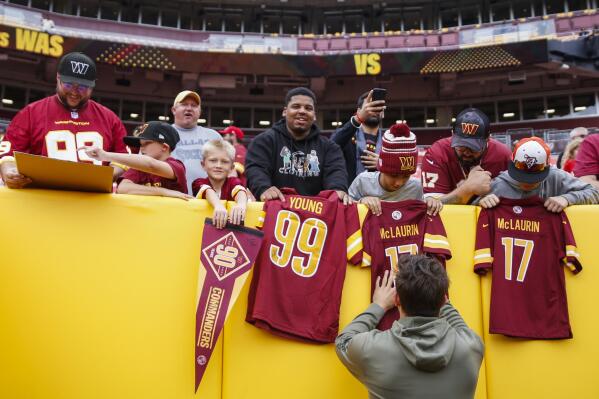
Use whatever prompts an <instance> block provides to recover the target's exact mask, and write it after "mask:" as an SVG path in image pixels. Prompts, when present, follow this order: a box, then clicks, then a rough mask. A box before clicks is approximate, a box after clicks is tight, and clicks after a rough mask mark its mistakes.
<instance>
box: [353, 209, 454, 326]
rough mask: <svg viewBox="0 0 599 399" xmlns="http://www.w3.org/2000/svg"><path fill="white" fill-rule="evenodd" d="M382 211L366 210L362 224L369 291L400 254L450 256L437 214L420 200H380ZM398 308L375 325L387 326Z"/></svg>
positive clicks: (363, 257)
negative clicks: (368, 274)
mask: <svg viewBox="0 0 599 399" xmlns="http://www.w3.org/2000/svg"><path fill="white" fill-rule="evenodd" d="M381 207H382V210H383V213H382V214H381V215H380V216H375V215H374V214H372V213H368V216H366V219H365V220H364V225H363V226H362V237H363V238H362V240H363V245H364V249H363V252H362V266H365V267H367V266H370V276H371V278H370V286H371V287H370V288H371V289H370V294H371V296H372V293H373V292H374V288H375V286H376V279H377V277H381V278H382V277H383V275H384V274H385V271H386V270H393V272H394V273H396V272H397V262H398V259H399V257H400V256H402V255H403V254H412V255H415V254H421V253H427V254H434V255H436V256H437V257H438V258H439V259H440V260H442V261H443V263H445V262H444V261H445V260H446V259H451V250H450V248H449V242H448V241H447V236H446V233H445V227H444V226H443V222H442V221H441V217H439V215H437V216H429V215H427V214H426V204H425V203H424V202H422V201H417V200H407V201H400V202H385V201H383V202H381ZM358 257H359V255H358ZM397 319H399V311H398V310H397V308H395V307H394V308H393V309H391V310H389V311H388V312H387V313H385V316H383V318H382V319H381V321H380V322H379V325H378V329H379V330H387V329H389V328H391V325H392V324H393V322H394V321H395V320H397Z"/></svg>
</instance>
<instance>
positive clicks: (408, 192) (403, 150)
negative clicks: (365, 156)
mask: <svg viewBox="0 0 599 399" xmlns="http://www.w3.org/2000/svg"><path fill="white" fill-rule="evenodd" d="M417 160H418V149H417V148H416V136H415V135H414V133H413V132H411V131H410V128H409V127H408V125H406V124H404V123H398V124H395V125H393V126H391V128H390V129H389V130H387V131H386V132H385V133H384V134H383V141H382V147H381V151H380V153H379V163H378V166H377V171H376V172H363V173H360V174H359V175H358V176H356V179H355V180H354V181H353V183H352V184H351V186H350V188H349V195H350V197H351V198H352V199H353V200H355V201H358V202H359V203H361V204H364V205H366V206H367V207H368V209H370V211H371V212H372V213H373V214H375V215H377V216H378V215H380V214H381V213H382V211H381V201H404V200H410V199H414V200H420V201H423V197H424V196H423V192H422V184H421V183H420V180H417V179H410V176H411V175H412V174H414V172H416V164H417ZM426 205H427V209H428V213H429V214H430V215H436V214H437V213H439V211H440V210H441V208H443V204H442V203H441V201H439V200H438V199H436V198H433V197H428V198H427V199H426Z"/></svg>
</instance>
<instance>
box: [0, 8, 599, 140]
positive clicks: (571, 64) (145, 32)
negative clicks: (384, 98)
mask: <svg viewBox="0 0 599 399" xmlns="http://www.w3.org/2000/svg"><path fill="white" fill-rule="evenodd" d="M21 3H23V2H21ZM26 3H27V5H29V6H30V7H29V8H28V7H26V6H22V5H13V4H12V3H11V4H6V3H0V28H1V29H0V34H4V35H5V38H6V39H5V40H4V42H2V41H0V47H3V48H0V57H4V58H3V59H4V61H3V67H2V74H0V94H1V95H2V103H0V116H4V117H8V118H10V117H11V115H12V114H14V112H15V111H16V110H18V109H20V108H21V107H22V106H23V105H24V104H26V103H28V102H30V101H33V100H35V99H36V98H40V97H43V96H44V95H46V94H47V93H49V92H51V91H52V85H53V83H52V82H53V78H54V77H53V76H52V74H53V71H54V70H55V62H56V58H55V57H59V56H60V55H61V54H62V53H63V52H68V51H71V50H73V49H77V50H82V51H85V52H86V53H88V54H90V55H92V56H93V57H94V58H95V59H96V60H97V61H98V64H99V68H100V75H99V76H100V81H99V85H98V87H97V89H96V91H95V94H96V95H97V96H98V97H99V98H100V99H101V100H102V103H104V104H105V105H107V106H109V107H110V108H111V109H113V110H114V111H115V112H117V114H118V115H119V116H120V117H121V118H122V119H123V120H124V121H125V123H127V124H130V125H131V126H132V125H134V124H137V123H139V122H140V121H142V120H149V119H162V120H168V118H169V111H168V110H169V103H170V102H171V101H172V96H173V95H174V94H175V93H177V92H178V91H179V90H180V89H181V88H193V89H198V90H200V91H201V93H202V96H203V98H204V99H205V100H206V101H205V106H204V111H203V115H202V118H201V120H200V121H199V123H201V124H207V125H210V126H213V127H216V128H219V127H222V126H226V125H228V124H232V123H234V124H236V125H241V127H243V128H244V129H249V130H250V134H251V133H252V132H256V131H259V130H262V129H264V128H265V127H268V126H270V125H271V124H272V122H273V121H274V120H276V119H277V118H278V116H279V115H280V108H281V105H280V101H281V98H282V96H283V93H284V91H285V90H287V89H288V88H289V87H292V86H297V85H304V86H309V87H311V88H312V89H313V90H314V91H315V92H316V93H317V95H318V97H319V107H318V111H319V113H318V122H319V124H320V126H322V127H323V128H324V129H325V130H329V129H334V128H335V127H337V126H339V125H340V124H341V123H342V122H343V121H345V120H347V118H348V117H349V115H351V113H353V112H354V110H355V108H354V107H355V106H354V102H355V98H356V97H357V96H358V95H359V94H360V93H361V92H363V91H365V90H368V89H369V88H371V87H374V86H382V87H385V88H387V89H388V90H389V97H388V100H389V101H388V103H389V108H388V110H387V113H386V119H385V121H386V124H391V123H393V122H395V121H396V120H406V121H407V122H408V123H409V124H410V126H412V127H414V128H415V129H416V130H417V131H418V132H419V133H420V137H422V142H424V143H426V142H428V141H431V140H434V139H435V138H437V137H440V136H443V135H446V134H447V132H448V126H449V125H450V123H451V120H452V118H453V117H454V116H455V115H456V113H457V112H459V110H460V109H462V108H463V107H465V106H477V107H479V108H481V109H483V110H484V111H485V112H486V113H488V114H489V115H490V117H491V120H492V121H494V122H495V124H497V125H498V128H497V129H494V130H495V131H505V130H508V129H517V128H523V127H532V128H534V129H537V130H545V129H567V128H570V127H571V125H577V124H582V125H585V126H597V125H599V123H598V120H597V118H598V117H597V115H598V111H597V108H598V107H597V104H598V103H599V100H598V99H597V94H598V90H599V79H598V72H597V70H598V68H597V66H596V65H595V64H594V63H593V61H592V59H593V57H595V55H593V54H592V52H591V53H589V54H588V55H584V54H582V53H581V51H584V49H585V47H584V46H589V43H590V48H591V50H594V49H596V48H597V47H599V44H598V43H597V40H596V39H597V38H596V35H595V34H594V29H595V28H596V27H597V26H599V13H597V12H596V10H595V9H594V8H593V7H595V6H596V0H590V1H586V0H585V1H583V2H571V1H565V2H563V1H562V2H552V1H544V2H543V1H540V2H539V1H530V2H519V1H512V2H503V3H495V2H493V3H489V2H469V1H462V2H460V3H455V2H451V1H449V2H431V3H422V2H406V1H404V2H387V3H386V5H384V6H383V4H384V3H373V4H370V3H369V4H368V5H366V6H365V5H364V4H365V3H364V2H360V1H356V2H355V1H346V2H335V1H324V2H320V3H319V4H321V5H322V7H321V8H317V9H314V7H303V8H301V9H300V8H298V3H302V2H301V1H300V2H297V1H293V2H287V3H285V2H280V1H266V2H264V5H265V6H264V7H262V6H260V5H255V4H254V3H253V2H245V3H246V4H245V5H239V4H236V3H235V4H233V2H220V3H219V4H217V5H216V6H214V5H206V4H201V5H200V4H199V3H198V2H183V3H169V4H168V5H165V6H164V7H162V8H160V7H158V8H156V7H154V5H155V3H152V2H151V1H144V2H138V3H136V2H127V3H126V4H125V3H122V4H121V3H116V2H99V3H98V2H94V3H91V2H85V1H84V2H71V3H69V4H70V5H69V6H68V7H67V6H66V5H65V4H66V3H65V2H63V1H58V0H57V1H54V2H52V1H41V2H40V1H36V0H28V1H27V2H26ZM94 4H96V6H94ZM98 4H99V6H98ZM132 4H133V5H135V4H137V5H138V6H139V7H137V8H136V7H133V8H131V5H132ZM377 4H378V5H377ZM560 4H561V5H560ZM299 5H300V6H301V5H303V3H302V4H299ZM451 5H453V6H452V7H453V8H451V7H450V6H451ZM456 5H459V7H456ZM112 6H115V7H117V8H114V10H117V11H118V12H116V14H115V13H112V14H111V13H109V12H108V11H107V10H108V9H109V8H110V7H112ZM504 6H505V7H504ZM90 7H91V8H90ZM94 7H95V8H94ZM153 7H154V8H153ZM165 7H168V8H165ZM177 7H179V8H177ZM356 7H357V8H360V9H361V10H362V11H361V12H362V13H361V14H360V15H361V17H360V18H361V20H362V24H361V27H360V29H357V28H356V26H354V25H352V24H350V23H349V22H348V21H351V18H350V16H351V15H353V14H352V12H353V11H351V10H352V9H353V10H355V9H356ZM377 7H378V8H377ZM473 7H474V8H473ZM502 7H504V8H502ZM506 7H507V8H506ZM375 8H377V10H378V11H377V10H375ZM45 9H48V10H45ZM414 9H418V10H419V13H418V15H419V17H418V18H419V19H418V21H419V22H418V24H413V23H412V22H410V15H412V14H410V12H411V11H410V10H414ZM472 9H475V10H476V13H475V14H476V17H475V18H473V17H472V16H471V15H470V14H471V12H470V11H471V10H472ZM578 9H582V10H578ZM49 10H52V11H49ZM131 10H133V11H131ZM148 10H154V11H156V10H158V11H157V13H158V14H156V15H157V16H158V19H153V18H150V16H151V15H154V14H152V13H151V12H150V11H148ZM173 10H174V14H173V13H172V12H173ZM215 10H216V11H215ZM235 10H237V11H235ZM239 10H242V14H243V16H244V18H246V17H247V18H249V16H250V15H253V17H252V18H258V21H259V25H261V27H259V28H258V29H256V27H255V25H251V24H245V23H243V24H242V26H241V27H240V28H239V29H237V28H235V27H232V26H233V25H231V24H230V23H229V22H227V21H229V19H228V18H229V16H230V14H231V13H233V14H235V13H237V12H238V11H239ZM260 10H261V11H260ZM298 10H299V11H301V12H300V15H304V17H305V19H307V22H306V23H304V22H302V24H301V26H302V28H300V27H297V32H295V33H297V34H289V33H293V32H291V31H289V29H287V28H285V27H284V26H285V24H286V23H287V22H286V21H288V19H287V17H286V16H287V15H291V14H293V13H297V12H298ZM398 10H399V11H398ZM469 10H470V11H469ZM501 10H504V11H505V10H507V11H505V12H504V11H501ZM375 11H376V12H375ZM452 12H453V13H454V14H451V13H452ZM131 13H133V14H131ZM273 13H274V14H273ZM335 13H341V15H342V21H343V23H342V24H341V25H330V24H329V22H330V20H331V18H333V17H331V15H333V16H334V15H336V14H335ZM556 13H557V14H556ZM175 14H176V18H174V17H173V16H174V15H175ZM216 14H218V15H220V18H221V19H220V21H221V23H220V25H218V24H217V25H218V26H219V27H220V28H219V29H216V25H214V24H212V23H211V22H210V18H212V17H211V16H212V15H216ZM271 14H272V15H277V18H278V19H277V24H278V25H277V26H278V30H277V31H276V32H275V31H273V30H272V29H266V26H267V24H266V21H268V18H267V16H268V15H271ZM450 14H451V15H453V16H452V17H450V16H451V15H450ZM132 15H133V16H132ZM469 15H470V16H469ZM135 16H136V17H135ZM188 17H189V18H191V25H189V24H187V23H186V22H185V20H186V18H188ZM346 17H347V18H346ZM513 18H515V19H513ZM302 21H303V19H302ZM373 21H374V22H373ZM327 24H329V27H327ZM479 24H480V25H479ZM250 26H253V28H251V29H250ZM306 26H309V27H311V28H310V29H305V27H306ZM335 26H337V28H339V27H340V28H339V29H337V28H334V29H333V28H331V27H335ZM352 26H353V27H352ZM189 28H192V29H189ZM246 28H247V29H246ZM329 28H330V29H329ZM354 28H355V29H354ZM378 28H380V31H377V30H376V29H378ZM402 29H403V30H402ZM2 31H4V33H2ZM367 31H370V32H369V33H367ZM38 32H40V33H38ZM260 32H262V33H260ZM325 32H326V34H324V33H325ZM331 32H334V33H332V34H331ZM299 33H301V34H299ZM6 35H8V36H6ZM53 40H55V41H60V43H59V45H58V46H56V47H52V44H53V43H54V44H56V43H57V42H53ZM44 43H46V45H45V47H44ZM195 52H198V54H197V55H194V53H195ZM201 53H204V54H203V55H202V54H201ZM206 53H209V55H206ZM581 54H582V56H581ZM585 57H586V58H587V59H585Z"/></svg>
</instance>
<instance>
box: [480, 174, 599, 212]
mask: <svg viewBox="0 0 599 399" xmlns="http://www.w3.org/2000/svg"><path fill="white" fill-rule="evenodd" d="M490 194H495V195H496V196H498V197H503V198H510V199H521V198H529V197H533V196H539V197H541V198H543V199H547V198H549V197H557V196H562V197H564V198H566V199H567V200H568V203H569V204H570V205H585V204H587V205H588V204H597V203H598V202H599V192H598V191H597V190H596V189H595V188H594V187H593V186H591V185H590V184H588V183H585V182H583V181H582V180H580V179H578V178H576V177H574V176H573V175H571V174H570V173H568V172H566V171H564V170H561V169H557V168H556V167H554V166H552V167H551V169H550V170H549V174H548V175H547V177H546V178H545V180H543V181H542V182H541V184H540V185H539V187H537V188H536V189H534V190H531V191H522V189H521V188H520V187H518V182H517V181H516V180H514V179H512V178H511V177H510V175H509V173H508V172H507V171H504V172H501V173H500V174H499V175H498V176H497V177H496V178H494V179H493V181H492V182H491V193H490ZM480 200H481V198H478V199H477V200H476V201H475V202H474V204H473V205H477V204H478V203H479V202H480Z"/></svg>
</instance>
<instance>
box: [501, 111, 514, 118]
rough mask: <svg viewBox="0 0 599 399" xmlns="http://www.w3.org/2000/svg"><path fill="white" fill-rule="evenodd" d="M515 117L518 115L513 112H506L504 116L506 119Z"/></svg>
mask: <svg viewBox="0 0 599 399" xmlns="http://www.w3.org/2000/svg"><path fill="white" fill-rule="evenodd" d="M514 115H516V114H514V113H513V112H505V113H504V114H503V117H504V118H513V117H514Z"/></svg>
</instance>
